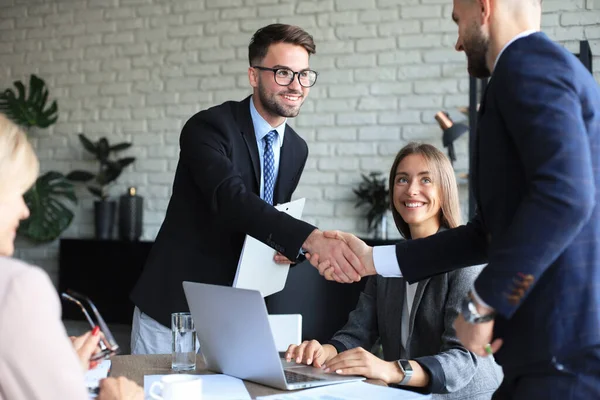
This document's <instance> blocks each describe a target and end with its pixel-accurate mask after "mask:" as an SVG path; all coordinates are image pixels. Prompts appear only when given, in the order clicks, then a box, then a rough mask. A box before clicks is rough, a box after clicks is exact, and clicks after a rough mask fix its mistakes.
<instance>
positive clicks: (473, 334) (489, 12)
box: [311, 0, 600, 399]
mask: <svg viewBox="0 0 600 400" xmlns="http://www.w3.org/2000/svg"><path fill="white" fill-rule="evenodd" d="M540 3H541V2H540V1H539V0H527V1H520V0H496V1H491V0H455V1H454V10H453V13H452V17H453V19H454V21H455V22H456V23H457V24H458V30H459V37H458V41H457V43H456V49H457V50H458V51H464V52H465V53H466V55H467V59H468V69H469V73H470V74H471V75H472V76H475V77H486V76H489V75H490V74H491V79H490V81H489V84H488V86H487V89H486V93H485V94H484V99H483V101H482V104H481V106H480V109H479V118H478V127H477V132H478V133H477V143H476V150H475V152H474V154H473V160H472V161H473V164H474V165H473V174H472V176H471V183H472V185H473V193H474V197H475V200H476V204H477V214H476V216H475V217H474V219H473V220H472V221H470V222H469V223H468V224H467V225H466V226H461V227H458V228H455V229H449V230H447V231H445V232H440V233H439V234H437V235H435V236H432V237H429V238H425V239H419V240H413V241H406V242H401V243H398V244H397V245H396V246H395V248H394V247H391V248H386V247H382V248H375V249H371V248H369V247H367V246H365V245H364V243H361V242H360V241H359V240H357V239H356V238H355V237H352V236H350V235H341V234H340V235H339V237H343V238H345V239H346V241H347V242H348V243H350V244H351V248H353V250H354V251H355V252H357V253H359V254H360V255H361V259H362V262H363V264H364V265H365V268H366V269H367V270H368V274H373V273H379V274H382V275H385V276H398V275H402V276H404V277H405V278H406V280H408V281H409V282H415V281H419V280H421V279H425V278H427V277H430V276H433V275H436V274H440V273H445V272H447V271H450V270H454V269H456V268H461V267H464V266H467V265H472V264H478V263H483V262H487V263H488V265H487V266H486V268H485V269H484V270H483V271H482V273H481V274H480V276H479V277H478V278H477V280H476V281H475V284H474V286H473V288H472V289H471V291H470V294H469V296H468V297H465V299H464V302H463V303H464V304H463V312H462V314H461V315H460V316H459V317H458V318H457V320H456V321H455V326H456V330H457V334H458V338H459V339H460V340H461V342H462V343H463V344H464V345H465V346H466V347H467V348H468V349H470V350H472V351H473V352H475V353H477V354H480V355H485V354H486V351H487V352H496V351H497V353H496V360H497V361H498V363H499V364H500V365H502V367H503V370H504V381H503V383H502V385H501V386H500V388H499V389H498V391H497V393H496V395H495V396H494V399H507V398H511V399H531V398H540V399H541V398H561V399H563V398H565V399H592V398H600V378H599V377H600V284H599V282H600V207H599V200H600V173H599V171H600V88H599V86H598V84H597V83H596V82H595V80H594V78H593V77H592V75H591V74H590V72H589V71H588V70H586V69H585V67H584V66H583V64H582V63H581V62H580V61H579V60H578V59H577V58H576V57H575V56H574V55H573V54H571V53H569V52H568V51H567V50H565V49H564V48H563V47H562V46H560V45H557V44H555V43H554V42H552V41H551V40H550V39H549V38H548V37H547V36H546V35H545V34H544V33H541V32H539V30H540V20H541V4H540ZM311 261H312V263H314V264H313V265H315V264H317V263H318V257H316V258H312V260H311ZM322 261H324V263H323V265H322V266H319V270H320V271H321V273H323V274H325V275H326V276H328V277H329V278H332V279H334V278H335V276H334V274H335V270H336V269H337V268H338V267H336V266H333V267H331V270H330V271H327V270H326V267H329V266H328V264H327V260H325V259H323V260H322ZM398 267H399V268H400V270H399V269H398Z"/></svg>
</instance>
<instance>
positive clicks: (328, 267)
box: [306, 231, 377, 283]
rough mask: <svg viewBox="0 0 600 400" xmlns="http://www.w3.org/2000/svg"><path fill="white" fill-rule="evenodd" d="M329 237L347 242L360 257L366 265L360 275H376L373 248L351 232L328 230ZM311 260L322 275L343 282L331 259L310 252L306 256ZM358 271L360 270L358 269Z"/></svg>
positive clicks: (325, 234)
mask: <svg viewBox="0 0 600 400" xmlns="http://www.w3.org/2000/svg"><path fill="white" fill-rule="evenodd" d="M323 236H325V237H326V238H328V239H336V240H341V241H343V242H344V243H346V244H347V245H348V246H349V247H350V250H352V252H354V254H355V255H356V256H357V257H358V258H359V260H360V262H361V263H362V265H363V266H364V267H365V269H364V272H363V273H360V272H359V273H360V276H361V277H363V276H368V275H376V274H377V271H376V270H375V265H374V264H373V248H372V247H370V246H367V244H366V243H365V242H363V241H362V240H360V239H359V238H357V237H356V236H354V235H353V234H351V233H345V232H340V231H326V232H324V233H323ZM306 258H307V259H309V260H310V262H311V264H312V265H313V266H315V267H317V269H318V270H319V272H320V273H321V275H323V276H324V277H325V279H327V280H330V281H331V280H335V281H337V282H341V283H343V281H341V280H340V279H339V276H340V271H339V269H337V268H336V266H335V265H333V264H332V263H331V261H330V260H328V259H324V258H323V257H321V255H320V254H312V253H311V254H309V255H307V256H306ZM357 272H358V271H357Z"/></svg>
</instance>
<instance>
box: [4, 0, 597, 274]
mask: <svg viewBox="0 0 600 400" xmlns="http://www.w3.org/2000/svg"><path fill="white" fill-rule="evenodd" d="M451 3H452V2H451V1H450V0H315V1H308V0H296V1H294V0H0V84H1V85H2V86H0V87H2V88H4V87H9V86H11V85H12V82H13V81H14V80H17V79H27V78H28V76H29V74H31V73H35V74H38V75H39V76H40V77H42V78H43V79H45V80H46V82H47V83H48V85H49V87H50V95H51V97H52V98H55V99H56V100H57V101H58V103H59V107H60V118H59V122H58V123H57V124H56V125H55V126H53V127H52V128H51V129H48V130H37V131H36V130H32V131H31V132H30V137H31V138H32V141H33V143H34V145H35V147H36V149H37V152H38V155H39V157H40V160H41V166H42V170H43V171H45V170H50V169H54V170H59V171H62V172H65V173H66V172H68V171H70V170H72V169H74V168H92V167H94V166H95V164H94V163H93V161H92V160H91V158H90V157H89V155H88V154H84V152H83V151H82V148H81V146H80V144H79V142H78V139H77V133H79V132H84V133H85V134H86V135H88V137H90V138H92V139H97V138H99V137H101V136H106V137H108V138H109V140H110V141H111V142H118V141H122V140H130V141H132V142H133V144H134V145H133V148H132V149H131V150H128V151H127V152H126V154H127V155H134V156H136V157H138V160H137V161H136V163H135V164H134V165H133V166H132V167H129V168H128V169H127V171H126V172H125V173H124V174H123V175H122V176H121V177H120V179H119V181H118V184H117V185H115V186H114V187H113V188H112V189H111V193H112V194H113V195H114V196H117V195H120V194H121V193H123V192H124V191H125V188H126V187H127V186H129V185H134V186H137V187H138V192H139V193H140V194H141V195H143V196H144V197H145V199H146V203H145V205H146V206H145V224H144V238H145V239H149V240H152V239H154V237H155V235H156V233H157V231H158V229H159V227H160V224H161V222H162V219H163V217H164V213H165V210H166V207H167V204H168V200H169V195H170V190H171V183H172V179H173V175H174V171H175V166H176V164H177V157H178V146H177V143H178V137H179V132H180V129H181V127H182V124H183V123H184V122H185V120H186V119H187V118H188V117H189V116H191V115H192V114H193V113H195V112H196V111H198V110H200V109H203V108H206V107H209V106H212V105H215V104H218V103H221V102H223V101H225V100H230V99H241V98H243V97H245V96H246V95H247V94H249V93H250V90H249V85H248V82H247V73H246V69H247V60H246V58H247V44H248V40H249V38H250V36H251V35H252V34H253V33H254V31H255V30H256V29H257V28H259V27H261V26H264V25H266V24H269V23H272V22H283V23H292V24H297V25H300V26H302V27H303V28H305V29H306V30H307V31H309V32H310V33H312V34H313V35H314V37H315V40H316V43H317V52H318V54H317V55H316V56H315V57H314V58H313V59H312V61H311V64H312V66H313V67H314V68H315V69H317V70H318V71H319V72H320V73H321V75H320V77H319V81H318V84H317V86H316V87H314V88H313V90H312V91H311V94H310V96H309V99H308V100H307V101H306V103H305V105H304V107H303V109H302V112H301V115H300V116H299V117H298V118H296V119H295V120H292V121H290V124H291V125H292V126H294V127H295V128H296V129H297V131H298V132H299V133H300V134H301V135H302V136H303V137H304V138H305V139H306V140H307V141H308V143H309V147H310V156H309V160H308V162H307V165H306V170H305V173H304V175H303V178H302V180H301V184H300V186H299V188H298V191H297V193H296V197H301V196H302V197H307V199H308V203H307V207H306V212H305V216H306V219H307V220H308V221H310V222H312V223H315V224H317V225H318V226H319V227H321V228H324V229H327V228H337V229H343V230H348V231H352V232H355V233H357V234H361V235H365V234H366V224H365V222H364V218H363V217H362V216H361V211H360V210H356V209H355V208H354V196H353V193H352V188H353V187H354V186H355V185H356V184H357V183H358V182H359V180H360V173H361V172H369V171H374V170H379V171H384V172H385V173H387V169H388V168H389V166H390V164H391V161H392V159H393V156H394V155H395V153H396V152H397V150H398V149H399V148H400V147H401V146H402V145H404V144H405V143H407V142H408V141H411V140H419V141H426V142H429V143H432V144H434V145H437V146H440V147H441V131H440V129H439V127H438V126H437V124H436V122H435V121H434V119H433V116H434V114H435V113H436V112H437V111H439V110H441V109H444V110H447V111H449V112H450V114H451V116H453V117H454V118H455V119H459V118H460V117H461V114H460V113H459V112H458V111H457V109H458V107H462V106H467V105H468V88H469V81H468V77H467V72H466V62H465V58H464V55H462V54H459V53H456V52H455V51H454V49H453V45H454V42H455V40H456V26H455V25H454V23H453V22H452V21H451V19H450V14H451V8H452V4H451ZM543 7H544V17H543V29H544V31H545V32H546V33H548V34H549V36H550V37H552V38H553V39H555V40H557V41H559V42H561V43H562V44H564V45H565V46H566V47H567V48H568V49H569V50H571V51H574V52H576V51H578V41H579V40H581V39H588V40H589V41H590V44H591V46H592V51H593V53H594V54H595V58H594V72H595V76H596V79H600V1H599V0H544V2H543ZM466 143H467V138H466V135H465V136H464V137H463V138H462V139H461V140H460V143H458V145H457V153H458V161H457V163H456V164H455V167H456V169H457V170H458V171H459V172H461V171H463V172H464V170H466V168H467V158H466V150H467V146H466ZM461 194H462V197H463V202H462V203H463V207H465V208H466V201H464V199H465V195H466V188H465V186H464V185H463V186H462V190H461ZM80 198H81V201H80V205H79V206H78V208H77V210H76V218H75V221H74V223H73V224H72V226H71V227H70V228H69V229H68V231H67V232H65V234H64V236H66V237H91V236H92V235H93V216H92V213H93V211H92V207H93V206H92V204H93V199H92V198H91V196H90V195H88V194H87V193H86V192H85V191H83V190H82V191H80ZM388 231H389V235H390V236H392V237H396V236H397V234H396V233H395V228H394V227H393V226H392V223H390V224H389V227H388ZM18 249H19V250H18V253H17V256H19V257H22V258H24V259H26V260H28V261H30V262H33V263H36V264H38V265H41V266H43V267H44V268H46V269H47V270H48V271H49V272H50V274H51V276H52V277H53V279H54V280H56V272H57V253H58V245H57V243H53V244H50V245H44V246H32V245H31V244H29V243H27V242H26V241H24V240H19V241H18Z"/></svg>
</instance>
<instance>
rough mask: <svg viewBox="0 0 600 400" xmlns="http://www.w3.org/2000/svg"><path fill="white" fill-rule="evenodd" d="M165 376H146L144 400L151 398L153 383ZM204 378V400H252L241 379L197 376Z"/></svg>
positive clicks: (218, 375)
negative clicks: (150, 392)
mask: <svg viewBox="0 0 600 400" xmlns="http://www.w3.org/2000/svg"><path fill="white" fill-rule="evenodd" d="M163 376H164V375H145V376H144V398H146V397H147V396H149V393H148V392H149V391H150V386H152V382H155V381H159V380H160V379H161V378H162V377H163ZM195 376H200V377H201V378H202V400H251V397H250V393H248V390H246V386H245V385H244V382H243V381H242V380H241V379H238V378H234V377H232V376H228V375H223V374H214V375H195Z"/></svg>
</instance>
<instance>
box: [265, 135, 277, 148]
mask: <svg viewBox="0 0 600 400" xmlns="http://www.w3.org/2000/svg"><path fill="white" fill-rule="evenodd" d="M276 137H277V131H271V132H269V133H267V134H266V135H265V137H263V140H264V141H265V143H266V144H268V145H269V146H270V145H272V144H273V142H274V141H275V138H276Z"/></svg>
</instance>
